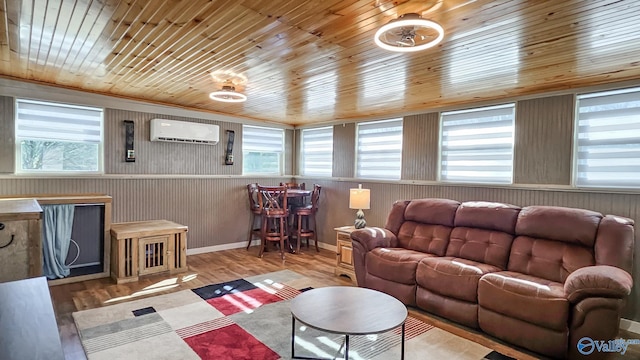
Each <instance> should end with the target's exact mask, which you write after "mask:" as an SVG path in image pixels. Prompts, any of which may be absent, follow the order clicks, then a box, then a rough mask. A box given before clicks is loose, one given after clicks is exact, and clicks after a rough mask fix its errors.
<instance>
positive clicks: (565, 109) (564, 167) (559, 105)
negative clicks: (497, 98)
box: [513, 95, 575, 185]
mask: <svg viewBox="0 0 640 360" xmlns="http://www.w3.org/2000/svg"><path fill="white" fill-rule="evenodd" d="M574 111H575V108H574V96H573V95H562V96H551V97H545V98H539V99H531V100H523V101H518V102H517V105H516V124H515V129H516V130H515V131H516V133H515V141H514V144H515V147H514V161H513V180H514V183H516V184H559V185H569V184H571V153H572V150H573V129H574V127H573V117H574Z"/></svg>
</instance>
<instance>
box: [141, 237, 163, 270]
mask: <svg viewBox="0 0 640 360" xmlns="http://www.w3.org/2000/svg"><path fill="white" fill-rule="evenodd" d="M138 246H139V249H138V255H139V256H140V260H139V263H138V266H139V267H140V269H139V272H138V274H139V275H147V274H153V273H157V272H161V271H167V270H169V259H168V258H167V255H168V253H169V236H168V235H165V236H153V237H146V238H140V239H139V240H138Z"/></svg>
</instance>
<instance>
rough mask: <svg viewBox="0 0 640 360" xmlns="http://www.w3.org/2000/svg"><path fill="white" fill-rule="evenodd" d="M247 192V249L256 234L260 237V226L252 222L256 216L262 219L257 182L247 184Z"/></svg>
mask: <svg viewBox="0 0 640 360" xmlns="http://www.w3.org/2000/svg"><path fill="white" fill-rule="evenodd" d="M247 193H248V194H249V211H250V213H249V236H248V237H247V238H248V239H249V240H248V241H247V250H249V247H250V246H251V242H252V241H253V237H254V236H257V237H258V238H260V236H261V235H260V231H261V226H258V227H255V226H254V224H255V222H256V218H258V219H259V220H260V221H262V209H261V208H260V204H259V203H258V197H259V192H258V184H249V185H247Z"/></svg>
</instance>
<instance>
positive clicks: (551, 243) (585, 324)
mask: <svg viewBox="0 0 640 360" xmlns="http://www.w3.org/2000/svg"><path fill="white" fill-rule="evenodd" d="M351 239H352V240H353V257H354V266H355V273H356V278H357V280H358V285H359V286H362V287H367V288H371V289H376V290H380V291H383V292H385V293H388V294H390V295H393V296H394V297H396V298H398V299H399V300H401V301H402V302H403V303H405V304H406V305H410V306H416V307H418V308H420V309H422V310H426V311H427V312H430V313H433V314H436V315H438V316H441V317H444V318H446V319H449V320H452V321H454V322H457V323H460V324H463V325H465V326H468V327H470V328H474V329H480V330H482V331H484V332H485V333H487V334H489V335H492V336H494V337H496V338H499V339H501V340H504V341H507V342H509V343H512V344H515V345H517V346H520V347H523V348H526V349H529V350H532V351H534V352H537V353H540V354H544V355H546V356H550V357H553V358H561V359H564V358H581V359H584V358H585V356H584V355H582V354H580V353H578V351H577V347H576V345H577V343H578V341H579V340H580V339H581V338H583V337H590V338H592V339H594V340H610V339H614V338H615V336H616V335H617V333H618V328H619V322H620V312H621V309H622V307H623V306H624V302H625V299H626V297H627V296H628V295H629V293H630V291H631V287H632V285H633V279H632V278H631V275H629V274H630V273H631V269H632V263H633V242H634V229H633V221H632V220H630V219H626V218H622V217H618V216H611V215H607V216H603V215H602V214H599V213H597V212H594V211H589V210H583V209H573V208H562V207H551V206H528V207H524V208H519V207H517V206H513V205H507V204H501V203H488V202H465V203H462V204H461V203H459V202H457V201H453V200H446V199H419V200H411V201H398V202H396V203H395V204H393V207H392V209H391V212H390V213H389V216H388V218H387V222H386V224H385V227H384V228H366V229H361V230H357V231H354V232H352V233H351ZM598 354H599V353H597V352H594V354H593V356H598Z"/></svg>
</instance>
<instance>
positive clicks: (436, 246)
mask: <svg viewBox="0 0 640 360" xmlns="http://www.w3.org/2000/svg"><path fill="white" fill-rule="evenodd" d="M450 235H451V227H450V226H444V225H430V224H423V223H419V222H415V221H405V222H404V223H402V226H400V231H399V232H398V235H397V237H398V247H402V248H405V249H411V250H415V251H420V252H423V253H429V254H434V255H438V256H444V254H445V251H446V249H447V244H448V243H449V236H450Z"/></svg>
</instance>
